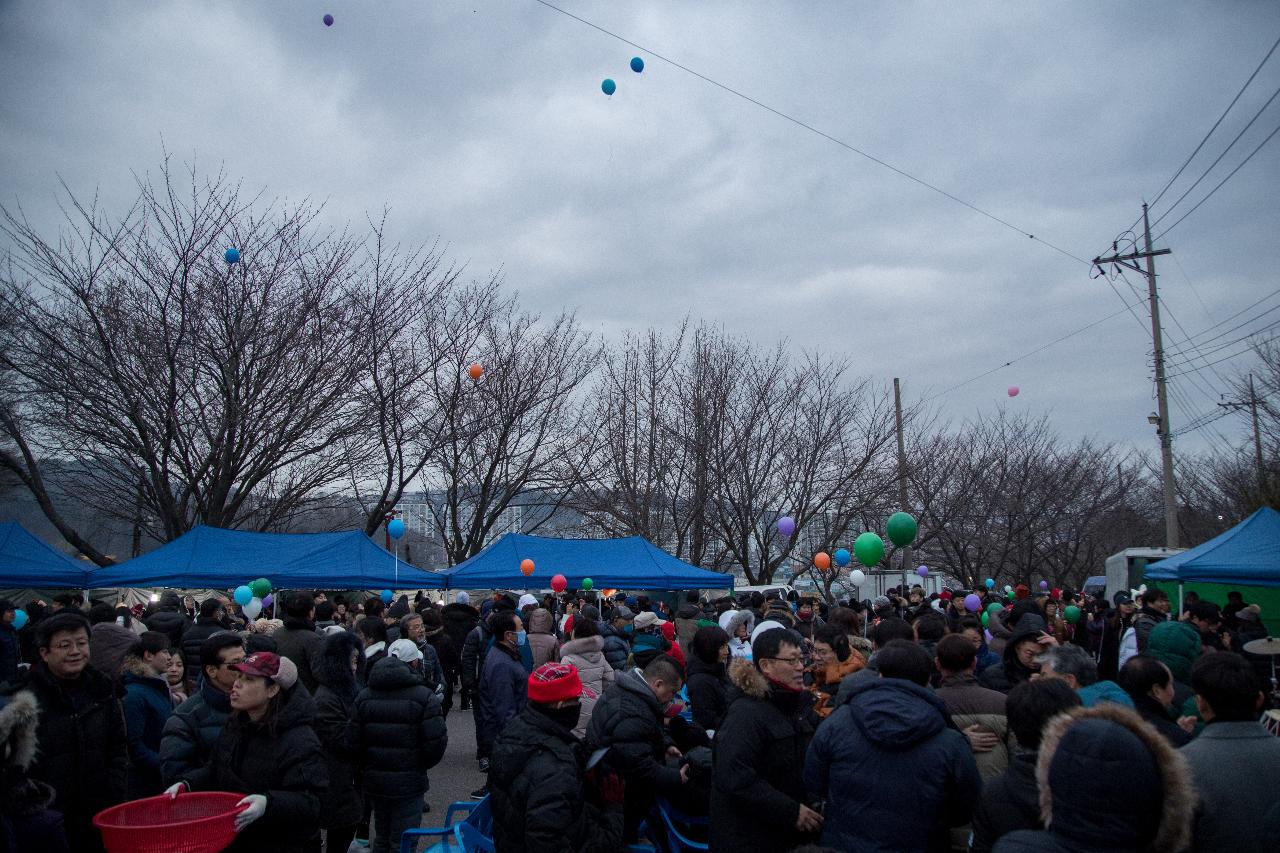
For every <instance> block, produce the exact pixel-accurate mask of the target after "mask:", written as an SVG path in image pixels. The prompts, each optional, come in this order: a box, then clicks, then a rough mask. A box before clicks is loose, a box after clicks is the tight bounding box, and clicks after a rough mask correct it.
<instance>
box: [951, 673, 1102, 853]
mask: <svg viewBox="0 0 1280 853" xmlns="http://www.w3.org/2000/svg"><path fill="white" fill-rule="evenodd" d="M1079 705H1080V697H1079V696H1077V695H1076V692H1075V691H1074V690H1072V689H1071V687H1070V685H1068V684H1067V683H1066V682H1065V681H1063V680H1062V679H1060V678H1050V679H1043V680H1036V681H1024V682H1023V683H1022V684H1019V685H1018V686H1017V687H1015V688H1013V690H1011V691H1009V697H1008V699H1007V700H1006V701H1005V715H1006V717H1007V719H1008V721H1009V729H1010V730H1011V731H1012V732H1013V736H1014V737H1015V738H1016V739H1017V742H1018V745H1017V746H1016V747H1015V748H1014V750H1013V754H1012V755H1011V756H1010V759H1009V768H1008V769H1007V770H1005V771H1004V772H1003V773H1001V774H1000V775H999V776H995V777H993V778H991V779H988V780H987V782H986V784H984V785H983V787H982V796H981V798H980V799H979V800H978V805H977V806H976V807H975V808H974V810H973V834H972V835H971V836H970V839H969V851H970V853H990V850H991V849H992V848H993V847H994V846H995V843H996V841H997V840H999V838H1000V837H1001V836H1002V835H1007V834H1009V833H1010V832H1013V831H1014V830H1018V829H1042V828H1043V826H1044V825H1043V824H1042V823H1041V822H1040V791H1039V788H1038V787H1037V785H1036V759H1037V758H1038V757H1039V749H1040V733H1041V732H1042V731H1043V730H1044V726H1045V723H1047V722H1049V720H1051V719H1053V718H1054V717H1056V716H1057V715H1058V714H1061V713H1062V712H1063V711H1066V710H1069V709H1071V708H1075V707H1078V706H1079Z"/></svg>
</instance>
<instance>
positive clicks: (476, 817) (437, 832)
mask: <svg viewBox="0 0 1280 853" xmlns="http://www.w3.org/2000/svg"><path fill="white" fill-rule="evenodd" d="M463 815H465V816H466V817H465V819H462V820H459V818H460V817H462V816H463ZM444 822H445V825H444V826H431V827H422V828H421V829H406V830H405V831H404V834H403V835H401V836H400V853H414V851H415V850H416V849H417V846H418V842H419V841H421V840H422V839H424V838H427V839H431V838H434V839H438V840H437V841H436V843H435V844H433V845H432V846H431V847H428V848H427V853H454V851H462V850H464V849H466V848H465V846H464V844H463V841H462V836H461V835H460V834H459V833H458V828H459V827H460V826H462V824H464V823H469V824H473V825H474V826H475V827H476V828H477V829H480V830H481V831H482V832H483V833H485V834H488V835H492V834H493V815H492V813H491V812H490V811H489V798H488V797H485V798H484V799H483V800H480V801H479V802H476V803H470V802H456V803H450V804H449V807H448V808H447V809H445V813H444ZM472 849H478V848H472ZM488 849H490V850H492V849H493V848H492V847H490V848H488Z"/></svg>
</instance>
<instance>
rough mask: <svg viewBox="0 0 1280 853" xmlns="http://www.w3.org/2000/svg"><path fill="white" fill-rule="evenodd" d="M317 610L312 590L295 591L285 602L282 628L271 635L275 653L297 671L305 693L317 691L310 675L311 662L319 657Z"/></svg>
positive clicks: (314, 679)
mask: <svg viewBox="0 0 1280 853" xmlns="http://www.w3.org/2000/svg"><path fill="white" fill-rule="evenodd" d="M315 615H316V606H315V604H314V599H313V597H312V594H311V590H309V589H308V590H295V591H293V592H291V593H289V594H288V596H287V597H286V598H285V602H284V627H283V628H281V629H279V630H277V631H276V632H275V633H273V634H272V635H271V639H273V640H275V641H276V652H277V654H279V655H280V656H281V657H286V658H288V659H289V660H291V661H293V665H294V666H296V667H297V668H298V679H299V680H300V681H301V682H302V684H303V686H305V687H306V688H307V692H308V693H315V691H316V685H317V682H316V677H315V675H314V674H313V673H312V672H311V665H312V661H313V660H314V659H315V657H316V656H317V655H319V654H320V635H319V634H317V633H316V623H315V621H314V620H315Z"/></svg>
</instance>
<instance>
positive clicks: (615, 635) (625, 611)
mask: <svg viewBox="0 0 1280 853" xmlns="http://www.w3.org/2000/svg"><path fill="white" fill-rule="evenodd" d="M635 618H636V615H635V613H634V612H633V611H632V610H631V608H630V607H627V606H626V605H625V604H619V605H618V606H617V607H615V608H613V614H612V615H611V616H610V617H609V621H608V622H607V623H603V622H602V623H601V624H600V636H602V637H604V657H605V660H607V661H609V666H611V667H613V669H614V671H615V672H623V671H624V670H626V668H627V659H628V658H629V657H631V635H632V633H633V632H634V630H635V628H634V626H633V625H632V624H631V623H632V622H633V621H634V620H635Z"/></svg>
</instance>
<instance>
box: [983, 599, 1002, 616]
mask: <svg viewBox="0 0 1280 853" xmlns="http://www.w3.org/2000/svg"><path fill="white" fill-rule="evenodd" d="M1001 610H1004V605H1003V604H1001V603H1000V602H998V601H993V602H991V603H990V604H988V605H987V612H988V613H999V612H1000V611H1001Z"/></svg>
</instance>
